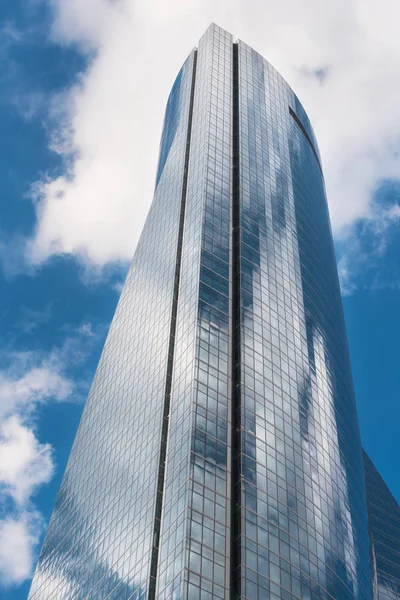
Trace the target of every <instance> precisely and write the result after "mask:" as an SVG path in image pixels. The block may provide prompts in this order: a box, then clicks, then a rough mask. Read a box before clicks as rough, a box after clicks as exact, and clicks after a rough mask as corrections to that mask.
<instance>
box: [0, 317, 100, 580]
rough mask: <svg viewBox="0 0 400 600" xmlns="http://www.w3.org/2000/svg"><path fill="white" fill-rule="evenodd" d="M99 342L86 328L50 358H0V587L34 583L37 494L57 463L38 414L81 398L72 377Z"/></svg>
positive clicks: (16, 355) (39, 524)
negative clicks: (45, 407)
mask: <svg viewBox="0 0 400 600" xmlns="http://www.w3.org/2000/svg"><path fill="white" fill-rule="evenodd" d="M96 339H97V333H96V331H93V329H92V326H91V324H90V323H84V324H82V326H80V327H79V328H78V330H77V331H76V332H75V333H74V335H69V336H68V337H67V338H66V340H65V342H64V344H63V345H62V346H60V347H57V348H54V349H53V350H52V351H50V352H48V353H43V352H38V351H34V352H12V351H10V350H9V349H3V350H2V351H1V352H0V365H1V369H0V584H3V585H11V584H19V583H21V582H22V581H24V580H25V579H27V578H29V577H30V575H31V572H32V566H33V562H34V559H35V552H36V548H37V545H38V543H39V541H40V537H41V535H42V532H43V521H42V517H41V515H40V513H39V512H38V510H37V509H36V506H35V494H36V492H37V491H38V490H39V489H40V487H41V486H43V485H45V484H46V483H48V482H49V481H50V479H51V478H52V476H53V474H54V470H55V461H54V456H53V449H52V447H51V446H50V445H49V444H48V443H46V442H43V441H40V440H39V439H38V433H37V427H36V414H37V408H38V407H39V406H40V405H43V404H45V403H47V402H63V401H75V400H76V399H81V398H82V389H81V388H82V386H81V384H80V382H79V381H74V380H73V379H72V378H71V377H70V375H69V374H68V373H69V370H70V369H71V367H73V366H77V365H81V364H83V363H84V361H85V359H86V357H87V354H88V351H89V349H90V347H91V346H92V344H93V343H94V341H95V340H96ZM85 385H86V382H85Z"/></svg>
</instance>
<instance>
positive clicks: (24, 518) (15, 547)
mask: <svg viewBox="0 0 400 600" xmlns="http://www.w3.org/2000/svg"><path fill="white" fill-rule="evenodd" d="M42 525H43V524H42V520H41V517H40V515H39V514H38V513H37V512H29V511H25V512H24V513H23V514H21V515H19V517H18V518H13V517H8V518H6V519H4V520H3V521H0V581H1V582H3V583H4V584H5V585H12V584H20V583H23V582H24V581H25V580H26V579H27V578H28V577H29V576H30V575H31V571H32V562H33V560H34V554H33V550H34V548H35V547H36V546H37V544H38V542H39V539H40V535H41V533H42V530H43V526H42Z"/></svg>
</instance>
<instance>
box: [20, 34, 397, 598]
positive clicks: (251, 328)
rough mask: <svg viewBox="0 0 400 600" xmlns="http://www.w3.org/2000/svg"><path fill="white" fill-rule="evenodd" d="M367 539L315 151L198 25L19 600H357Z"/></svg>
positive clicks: (367, 563) (273, 77) (286, 98)
mask: <svg viewBox="0 0 400 600" xmlns="http://www.w3.org/2000/svg"><path fill="white" fill-rule="evenodd" d="M370 540H371V533H370V529H369V524H368V513H367V501H366V492H365V477H364V462H363V454H362V449H361V442H360V434H359V427H358V418H357V411H356V404H355V398H354V390H353V383H352V375H351V368H350V360H349V353H348V347H347V340H346V332H345V325H344V318H343V310H342V304H341V297H340V289H339V282H338V275H337V268H336V262H335V255H334V248H333V241H332V234H331V230H330V223H329V215H328V209H327V203H326V196H325V187H324V179H323V174H322V169H321V160H320V156H319V151H318V147H317V143H316V140H315V137H314V134H313V131H312V128H311V125H310V122H309V119H308V117H307V115H306V113H305V111H304V109H303V108H302V106H301V104H300V102H299V100H298V99H297V97H296V95H295V94H294V92H293V91H292V90H291V88H290V87H289V86H288V84H287V83H286V82H285V81H284V79H283V78H282V77H281V76H280V75H279V74H278V73H277V72H276V70H275V69H274V68H273V67H272V66H271V65H270V64H269V63H268V62H267V61H266V60H265V59H264V58H262V57H261V56H260V55H259V54H257V52H255V51H254V50H253V49H251V48H250V47H248V46H247V45H246V44H244V43H242V42H240V41H239V42H235V43H234V42H233V39H232V36H231V35H230V34H229V33H227V32H225V31H224V30H222V29H220V28H219V27H217V26H215V25H211V26H210V27H209V29H208V30H207V31H206V32H205V34H204V36H203V37H202V38H201V40H200V42H199V45H198V48H197V49H195V50H193V52H192V53H191V54H190V56H189V57H188V58H187V60H186V61H185V63H184V65H183V67H182V69H181V71H180V72H179V74H178V76H177V78H176V81H175V83H174V85H173V88H172V90H171V94H170V97H169V100H168V104H167V110H166V115H165V122H164V130H163V135H162V140H161V146H160V158H159V166H158V171H157V176H156V188H155V193H154V199H153V203H152V206H151V209H150V212H149V215H148V218H147V220H146V223H145V227H144V230H143V233H142V236H141V238H140V241H139V244H138V247H137V249H136V252H135V256H134V258H133V262H132V265H131V268H130V270H129V273H128V276H127V280H126V283H125V286H124V289H123V292H122V295H121V299H120V301H119V304H118V307H117V311H116V314H115V316H114V319H113V322H112V325H111V327H110V331H109V334H108V337H107V341H106V344H105V347H104V350H103V353H102V356H101V359H100V363H99V366H98V369H97V371H96V375H95V378H94V382H93V385H92V388H91V391H90V394H89V398H88V401H87V404H86V407H85V409H84V413H83V416H82V419H81V423H80V426H79V429H78V433H77V436H76V439H75V442H74V445H73V448H72V451H71V456H70V459H69V462H68V465H67V468H66V471H65V475H64V478H63V481H62V484H61V488H60V491H59V494H58V497H57V501H56V505H55V508H54V512H53V515H52V518H51V521H50V525H49V528H48V532H47V535H46V538H45V541H44V544H43V548H42V552H41V554H40V557H39V562H38V565H37V569H36V572H35V576H34V580H33V583H32V588H31V592H30V596H29V598H30V599H31V600H48V599H54V600H56V599H57V600H58V599H68V600H72V599H90V600H92V599H93V600H94V599H99V600H100V599H101V600H103V599H107V600H111V599H113V600H116V599H121V600H128V599H132V600H133V599H135V600H139V599H146V600H154V599H157V600H167V599H174V600H181V599H182V600H184V599H185V600H186V599H188V600H211V599H214V598H215V599H220V600H228V599H230V600H238V599H245V598H247V599H249V600H257V599H260V600H261V599H268V600H278V599H282V600H316V599H324V600H339V599H340V600H371V599H372V597H373V596H372V594H373V589H374V585H375V584H374V577H373V572H374V564H375V563H374V560H375V558H374V556H373V552H372V550H371V541H370ZM382 597H384V596H382ZM387 597H391V596H387ZM385 598H386V597H385Z"/></svg>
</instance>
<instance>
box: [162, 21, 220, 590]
mask: <svg viewBox="0 0 400 600" xmlns="http://www.w3.org/2000/svg"><path fill="white" fill-rule="evenodd" d="M231 55H232V38H231V36H230V35H229V34H227V33H226V32H224V31H223V30H221V29H220V28H218V27H216V26H211V27H210V28H209V29H208V30H207V32H206V34H205V35H204V36H203V38H202V39H201V40H200V43H199V48H198V53H197V69H196V84H195V96H194V107H193V125H192V134H191V143H190V162H189V174H188V191H187V199H186V220H185V228H184V242H183V250H182V279H181V285H180V297H179V311H178V320H177V335H176V345H175V361H174V370H173V373H174V375H173V387H172V394H171V415H170V435H169V442H168V455H167V476H166V484H165V498H164V508H163V531H162V537H161V561H160V566H159V581H158V595H157V598H160V599H161V598H162V599H163V600H164V599H167V598H173V597H176V598H181V597H182V598H190V599H191V600H196V599H198V600H199V599H200V598H201V599H202V600H211V599H212V598H226V597H228V593H229V591H228V586H229V562H228V561H229V537H228V532H227V529H228V527H229V496H230V480H229V478H228V473H227V471H228V468H229V461H228V443H229V439H228V436H230V426H229V410H228V402H229V390H230V376H229V312H230V311H229V262H230V261H229V252H230V250H229V247H230V170H231V164H230V161H231V153H230V147H231V115H230V111H231V88H232V82H231V78H232V59H231Z"/></svg>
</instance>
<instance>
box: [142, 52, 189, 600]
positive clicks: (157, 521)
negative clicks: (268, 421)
mask: <svg viewBox="0 0 400 600" xmlns="http://www.w3.org/2000/svg"><path fill="white" fill-rule="evenodd" d="M196 65H197V50H195V51H194V56H193V71H192V87H191V91H190V103H189V117H188V128H187V137H186V152H185V165H184V170H183V184H182V198H181V212H180V219H179V233H178V244H177V249H176V263H175V279H174V293H173V299H172V311H171V327H170V333H169V348H168V362H167V378H166V382H165V395H164V411H163V422H162V432H161V448H160V462H159V468H158V482H157V500H156V510H155V517H154V530H153V549H152V553H151V565H150V585H149V596H148V600H154V599H155V594H156V581H157V569H158V555H159V544H160V531H161V516H162V505H163V496H164V481H165V461H166V455H167V440H168V429H169V413H170V404H171V388H172V372H173V366H174V351H175V334H176V321H177V314H178V298H179V284H180V278H181V262H182V245H183V228H184V224H185V212H186V195H187V186H188V170H189V156H190V138H191V133H192V121H193V101H194V89H195V81H196Z"/></svg>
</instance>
